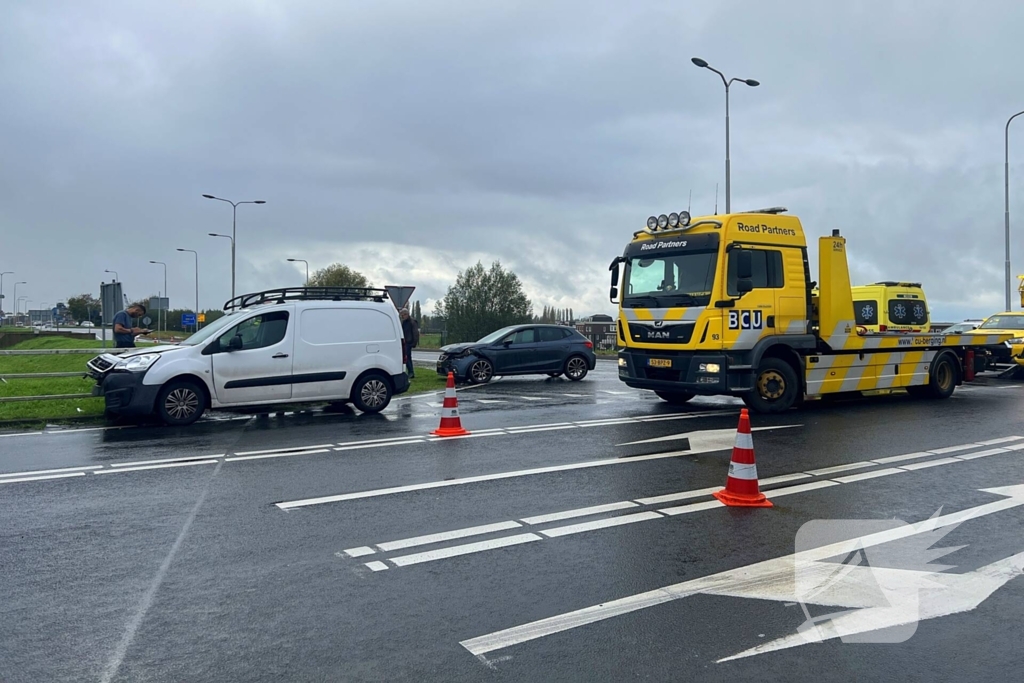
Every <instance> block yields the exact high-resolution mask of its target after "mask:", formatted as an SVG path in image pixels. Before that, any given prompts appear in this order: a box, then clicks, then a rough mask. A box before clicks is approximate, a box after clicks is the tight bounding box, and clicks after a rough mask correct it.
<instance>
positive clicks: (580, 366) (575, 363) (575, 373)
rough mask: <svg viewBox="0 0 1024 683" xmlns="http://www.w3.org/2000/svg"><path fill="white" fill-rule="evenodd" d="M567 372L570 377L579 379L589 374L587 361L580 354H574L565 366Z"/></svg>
mask: <svg viewBox="0 0 1024 683" xmlns="http://www.w3.org/2000/svg"><path fill="white" fill-rule="evenodd" d="M565 374H566V375H567V376H568V377H569V379H579V378H580V377H583V375H585V374H587V361H585V360H583V359H582V358H580V357H579V356H573V357H572V358H570V359H569V362H568V363H566V366H565Z"/></svg>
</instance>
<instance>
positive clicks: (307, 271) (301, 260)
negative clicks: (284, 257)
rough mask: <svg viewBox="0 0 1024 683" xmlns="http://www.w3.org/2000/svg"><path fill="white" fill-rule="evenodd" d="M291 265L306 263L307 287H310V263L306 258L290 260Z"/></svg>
mask: <svg viewBox="0 0 1024 683" xmlns="http://www.w3.org/2000/svg"><path fill="white" fill-rule="evenodd" d="M288 262H289V263H305V264H306V286H307V287H308V286H309V261H307V260H306V259H304V258H290V259H288Z"/></svg>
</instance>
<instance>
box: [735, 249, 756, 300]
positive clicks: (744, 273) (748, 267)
mask: <svg viewBox="0 0 1024 683" xmlns="http://www.w3.org/2000/svg"><path fill="white" fill-rule="evenodd" d="M753 276H754V265H753V262H752V259H751V254H750V251H749V250H747V249H740V250H739V252H738V253H737V254H736V279H737V281H739V280H749V279H751V278H752V277H753ZM736 284H737V289H739V290H740V291H741V292H742V291H744V290H743V289H740V288H739V282H737V283H736ZM751 289H753V287H751V288H750V289H747V290H746V291H748V292H749V291H750V290H751Z"/></svg>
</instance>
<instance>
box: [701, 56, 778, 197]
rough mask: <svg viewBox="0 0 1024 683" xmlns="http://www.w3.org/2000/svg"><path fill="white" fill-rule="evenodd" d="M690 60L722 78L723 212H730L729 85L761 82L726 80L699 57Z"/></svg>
mask: <svg viewBox="0 0 1024 683" xmlns="http://www.w3.org/2000/svg"><path fill="white" fill-rule="evenodd" d="M690 61H691V62H693V63H694V64H695V65H697V66H698V67H700V68H701V69H707V70H708V71H714V72H715V73H716V74H718V76H719V78H721V79H722V85H724V86H725V212H726V213H732V179H731V173H730V169H729V86H730V85H732V84H733V82H735V81H739V82H740V83H746V84H747V85H749V86H750V87H751V88H756V87H757V86H759V85H761V83H760V82H759V81H755V80H754V79H753V78H730V79H728V80H726V77H725V74H723V73H722V72H721V71H719V70H718V69H715V68H713V67H712V66H710V65H709V64H708V63H707V62H706V61H704V60H703V59H701V58H700V57H694V58H693V59H691V60H690Z"/></svg>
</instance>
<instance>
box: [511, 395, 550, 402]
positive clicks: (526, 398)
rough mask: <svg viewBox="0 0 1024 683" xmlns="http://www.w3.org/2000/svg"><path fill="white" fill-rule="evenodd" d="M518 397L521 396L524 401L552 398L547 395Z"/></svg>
mask: <svg viewBox="0 0 1024 683" xmlns="http://www.w3.org/2000/svg"><path fill="white" fill-rule="evenodd" d="M518 398H521V399H522V400H524V401H548V400H550V399H548V398H547V397H546V396H545V397H542V396H519V397H518Z"/></svg>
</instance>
